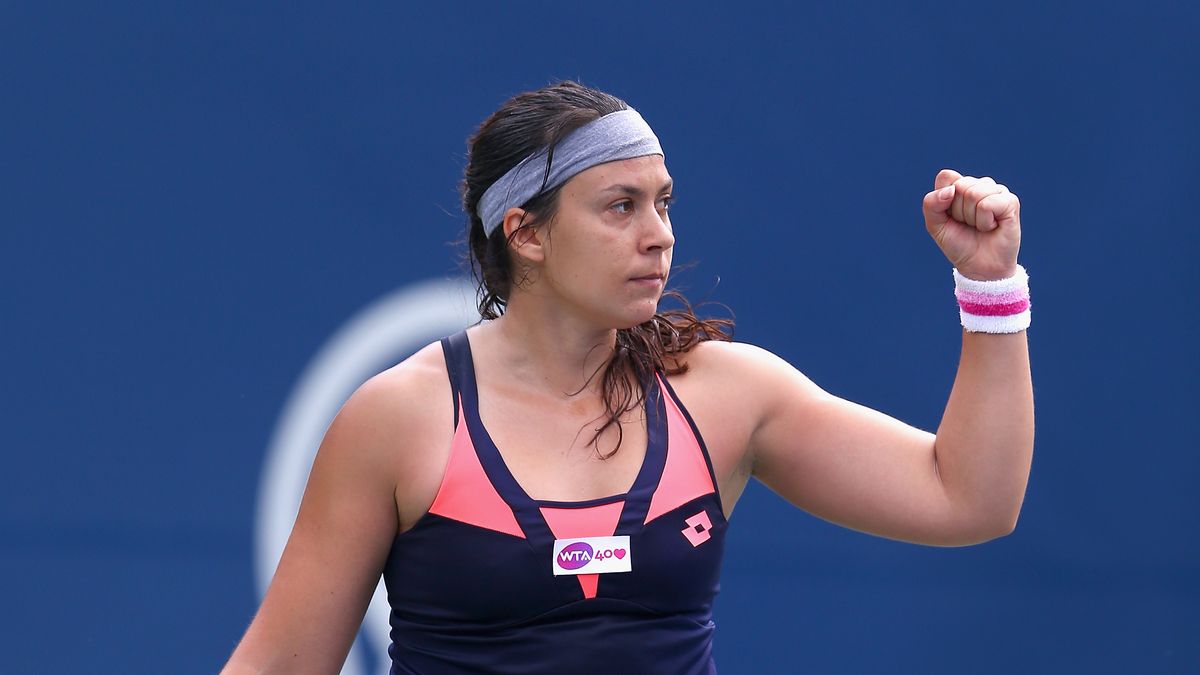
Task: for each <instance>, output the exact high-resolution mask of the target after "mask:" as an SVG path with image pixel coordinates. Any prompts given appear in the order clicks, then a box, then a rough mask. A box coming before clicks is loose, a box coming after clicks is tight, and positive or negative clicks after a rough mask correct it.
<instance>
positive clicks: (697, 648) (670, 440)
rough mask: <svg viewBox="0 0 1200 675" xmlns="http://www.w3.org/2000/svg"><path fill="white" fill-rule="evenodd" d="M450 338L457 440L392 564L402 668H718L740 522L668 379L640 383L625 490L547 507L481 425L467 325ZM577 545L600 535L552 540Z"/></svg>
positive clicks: (397, 661)
mask: <svg viewBox="0 0 1200 675" xmlns="http://www.w3.org/2000/svg"><path fill="white" fill-rule="evenodd" d="M441 344H442V349H443V352H444V354H445V357H446V365H447V370H448V371H449V374H450V385H451V390H452V392H453V395H454V404H455V410H454V426H455V431H454V441H453V445H452V447H451V450H450V459H449V461H448V463H447V466H446V471H445V474H444V476H443V478H442V483H441V486H440V487H439V488H438V492H437V496H436V497H435V499H434V501H433V504H432V506H430V508H429V511H428V512H427V513H426V514H425V515H423V516H422V517H421V518H420V519H419V520H418V521H417V522H416V524H415V525H413V527H412V528H411V529H409V530H408V531H406V532H404V533H402V534H400V535H398V536H397V537H396V539H395V541H394V542H393V544H392V549H391V552H390V554H389V556H388V559H387V563H386V566H385V568H384V575H383V577H384V583H385V584H386V586H387V592H388V602H389V604H390V605H391V608H392V610H391V616H390V621H391V640H392V643H391V646H390V647H389V648H388V654H389V655H390V656H391V659H392V668H391V672H392V673H394V674H399V673H420V674H422V675H424V674H426V673H438V674H441V673H578V674H585V673H610V672H612V671H614V670H618V671H620V672H623V673H627V674H638V673H679V674H692V673H715V672H716V668H715V666H714V664H713V660H712V637H713V630H714V624H713V622H712V604H713V598H714V596H715V595H716V593H717V592H718V590H719V588H720V584H719V581H718V579H719V575H720V568H721V558H722V554H723V552H724V547H725V530H726V528H727V526H728V524H727V522H726V520H725V516H724V512H723V510H722V506H721V499H720V495H719V494H718V490H717V482H716V479H715V477H714V474H713V469H712V461H711V459H710V458H709V456H708V451H707V449H706V448H705V446H704V441H703V440H702V439H701V438H700V433H699V431H698V430H697V429H696V425H695V423H694V422H693V421H692V419H691V417H690V416H689V415H688V413H687V410H686V409H684V407H683V404H682V403H681V402H680V401H679V398H678V397H677V396H676V395H675V392H674V391H673V390H672V389H671V386H670V384H668V383H667V381H666V378H665V377H663V376H662V375H661V373H655V374H654V376H653V377H652V378H647V379H646V380H645V381H643V382H642V387H643V392H644V393H645V400H646V403H645V406H646V420H647V447H646V455H645V459H644V460H643V462H642V467H641V470H640V471H639V472H638V475H637V478H636V479H635V480H634V483H633V487H632V488H630V490H629V491H628V492H626V493H624V494H618V495H612V496H610V497H602V498H600V499H593V500H588V501H582V502H552V501H542V500H535V499H531V498H530V497H529V496H528V495H527V494H526V493H525V491H524V490H523V489H522V488H521V486H520V485H519V484H518V483H517V481H516V480H515V479H514V478H513V475H512V473H510V472H509V470H508V467H507V466H506V465H505V463H504V460H503V458H502V457H501V455H500V452H499V451H498V450H497V449H496V446H495V444H494V443H493V442H492V440H491V438H490V437H489V436H488V432H487V430H486V429H485V428H484V427H483V424H482V422H481V421H480V418H479V404H478V390H477V388H476V383H475V369H474V364H473V362H472V359H471V347H470V343H469V341H468V339H467V335H466V332H465V331H463V332H460V333H457V334H456V335H453V336H451V337H448V338H445V339H443V340H442V342H441ZM664 392H665V394H666V395H664ZM612 537H620V538H621V539H612ZM578 538H591V539H585V540H584V542H583V543H582V544H579V543H575V544H574V545H572V546H566V543H567V542H562V541H560V542H559V548H560V549H561V550H556V548H555V540H556V539H558V540H564V539H578ZM597 538H604V539H597ZM624 538H627V539H624ZM568 568H575V569H571V570H569V571H568ZM606 568H607V569H613V570H615V569H625V570H627V571H606ZM590 569H596V570H597V572H595V573H580V572H586V571H587V570H590ZM555 570H559V571H560V572H561V573H560V574H555Z"/></svg>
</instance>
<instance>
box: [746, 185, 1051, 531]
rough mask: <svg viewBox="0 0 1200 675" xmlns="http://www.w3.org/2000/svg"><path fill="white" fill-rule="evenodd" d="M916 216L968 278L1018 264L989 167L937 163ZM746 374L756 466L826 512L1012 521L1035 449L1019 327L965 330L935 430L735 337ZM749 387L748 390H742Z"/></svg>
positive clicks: (771, 482)
mask: <svg viewBox="0 0 1200 675" xmlns="http://www.w3.org/2000/svg"><path fill="white" fill-rule="evenodd" d="M934 185H935V189H934V190H933V191H932V192H930V193H929V194H928V195H926V197H925V201H924V211H925V222H926V228H927V230H928V231H929V234H930V235H931V236H932V237H933V238H934V240H935V242H937V244H938V246H939V247H940V248H941V249H942V251H943V252H944V253H945V254H946V256H947V258H949V259H950V261H951V262H952V263H954V265H955V268H956V269H958V270H959V272H960V273H961V274H962V275H963V276H964V277H967V278H969V279H974V280H977V281H994V280H998V279H1005V278H1008V277H1011V276H1012V275H1013V274H1014V273H1015V272H1016V268H1017V265H1016V257H1017V250H1018V248H1019V246H1020V221H1019V217H1020V204H1019V202H1018V200H1017V198H1016V196H1015V195H1012V194H1011V193H1009V192H1008V190H1007V188H1005V187H1004V186H1003V185H998V184H996V183H995V182H994V181H992V180H991V179H990V178H984V179H975V178H972V177H963V176H961V175H959V174H958V173H956V172H954V171H950V170H948V169H947V170H943V171H942V172H940V173H939V174H938V176H937V178H936V179H935V182H934ZM731 357H732V358H731V361H732V362H733V363H736V364H737V366H736V368H735V369H733V370H731V372H730V376H731V377H732V376H733V373H734V372H740V373H743V374H746V375H748V376H749V377H750V378H751V379H752V381H754V382H755V383H756V384H755V387H754V389H755V393H756V394H757V396H756V397H755V398H757V401H756V403H754V404H753V405H754V407H755V411H756V412H757V413H759V414H758V416H757V419H758V423H757V425H756V427H755V431H754V433H753V435H752V436H751V440H750V448H749V452H751V453H752V458H753V466H754V475H755V476H756V477H758V478H759V480H761V481H762V482H763V483H764V484H766V485H767V486H769V487H771V488H772V489H773V490H775V491H776V492H777V493H779V494H780V495H781V496H783V497H784V498H786V499H788V500H789V501H791V502H792V503H793V504H796V505H797V506H800V507H801V508H804V509H805V510H808V511H810V512H811V513H814V514H815V515H817V516H820V517H822V518H825V519H827V520H830V521H832V522H835V523H839V524H842V525H845V526H847V527H851V528H853V529H858V530H862V531H865V532H870V533H873V534H878V535H880V536H884V537H889V538H893V539H900V540H904V541H911V542H914V543H922V544H930V545H942V546H961V545H967V544H973V543H978V542H982V541H987V540H989V539H993V538H995V537H999V536H1003V535H1005V534H1008V533H1010V532H1012V530H1013V528H1014V527H1015V526H1016V521H1017V517H1018V514H1019V513H1020V509H1021V503H1022V501H1023V499H1024V495H1025V487H1026V483H1027V482H1028V479H1029V470H1030V464H1031V461H1032V457H1033V385H1032V378H1031V375H1030V368H1029V351H1028V344H1027V341H1026V335H1025V331H1024V330H1021V331H1019V332H1015V333H1007V334H991V333H977V332H968V331H963V346H962V353H961V357H960V362H959V368H958V374H957V376H956V378H955V381H954V387H953V389H952V391H951V394H950V399H949V402H948V403H947V405H946V409H945V412H944V414H943V417H942V422H941V424H940V426H939V427H938V430H937V435H936V436H934V435H933V434H930V433H928V432H925V431H921V430H919V429H916V428H913V427H911V426H909V425H907V424H904V423H903V422H900V421H899V420H896V419H894V418H891V417H888V416H887V415H884V414H883V413H880V412H878V411H875V410H872V409H870V408H867V407H864V406H861V405H858V404H856V403H853V402H850V401H846V400H843V399H840V398H838V397H836V396H833V395H831V394H828V393H827V392H825V391H824V390H822V389H821V388H820V387H818V386H817V385H815V384H814V383H812V382H811V381H810V380H808V378H806V377H805V376H804V375H802V374H801V373H799V372H798V371H797V370H795V369H794V368H792V367H791V366H790V365H788V364H787V363H786V362H784V361H782V360H781V359H778V357H775V356H774V355H771V354H769V353H767V352H763V351H762V350H757V349H755V348H749V349H735V350H734V351H733V352H731ZM748 391H749V390H748Z"/></svg>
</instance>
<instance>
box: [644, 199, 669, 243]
mask: <svg viewBox="0 0 1200 675" xmlns="http://www.w3.org/2000/svg"><path fill="white" fill-rule="evenodd" d="M645 220H646V222H645V224H644V227H645V232H646V233H645V235H644V237H643V240H642V241H643V244H642V245H643V248H644V249H645V250H646V251H659V250H669V249H670V248H671V247H672V246H674V245H675V233H674V232H672V231H671V217H670V214H669V213H667V212H665V211H664V212H662V213H660V212H659V211H658V209H649V213H648V215H647V216H646V218H645Z"/></svg>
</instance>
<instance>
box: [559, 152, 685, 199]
mask: <svg viewBox="0 0 1200 675" xmlns="http://www.w3.org/2000/svg"><path fill="white" fill-rule="evenodd" d="M670 182H671V174H669V173H667V165H666V162H665V161H664V160H663V156H662V155H646V156H645V157H634V158H632V159H621V160H617V161H615V162H605V163H604V164H597V165H596V166H593V167H591V168H589V169H585V170H583V171H580V172H579V173H578V174H576V175H575V176H574V177H572V178H571V180H569V181H567V184H566V185H565V186H564V187H565V188H566V189H567V190H571V191H579V192H590V191H593V190H603V189H604V188H606V187H609V186H610V185H613V184H616V183H620V184H624V185H631V186H637V187H640V188H642V189H644V190H646V191H648V192H657V191H658V190H659V189H661V188H662V187H663V185H665V184H667V183H670Z"/></svg>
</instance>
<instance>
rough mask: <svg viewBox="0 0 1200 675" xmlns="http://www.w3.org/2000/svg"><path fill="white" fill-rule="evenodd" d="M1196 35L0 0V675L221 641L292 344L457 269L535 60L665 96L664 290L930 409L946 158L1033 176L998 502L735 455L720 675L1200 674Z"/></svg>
mask: <svg viewBox="0 0 1200 675" xmlns="http://www.w3.org/2000/svg"><path fill="white" fill-rule="evenodd" d="M1198 28H1200V13H1198V11H1197V10H1196V9H1194V8H1193V7H1192V6H1190V4H1189V3H1183V2H1156V3H1130V4H1127V5H1123V6H1117V5H1106V4H1103V3H1087V4H1084V3H1079V4H1075V3H1045V4H1040V3H1039V4H1035V3H1026V2H1018V3H978V4H964V3H958V4H954V3H937V4H934V3H928V4H920V5H907V4H904V3H884V2H877V3H861V2H856V3H845V4H838V3H813V4H811V5H774V4H758V3H712V4H704V3H686V4H684V3H654V4H651V3H636V2H629V3H623V2H618V3H603V4H592V5H589V6H588V7H586V8H585V7H583V6H576V5H575V4H573V3H571V4H567V5H564V4H561V3H542V4H521V5H515V6H514V5H509V4H507V3H505V4H502V3H493V4H489V5H466V4H461V5H452V6H451V5H447V6H441V5H439V6H437V7H433V6H423V7H408V6H399V5H398V4H393V3H372V4H361V3H351V4H347V5H344V6H337V7H333V6H322V5H318V4H315V3H307V2H301V3H277V4H269V5H268V4H257V5H252V6H246V5H245V4H243V3H195V4H184V3H144V4H125V3H111V4H103V5H101V4H95V5H83V6H73V5H71V4H69V3H68V4H57V3H4V5H3V6H2V7H0V122H2V124H0V197H2V199H0V263H2V264H0V322H2V323H0V359H2V361H0V365H2V367H3V370H2V375H0V424H2V433H0V444H2V446H0V448H2V449H0V457H2V459H3V463H2V465H0V580H2V581H0V590H2V596H0V597H3V601H2V602H0V622H2V628H3V629H2V630H0V673H5V674H8V673H60V672H73V673H118V672H119V673H159V672H172V673H206V672H215V671H216V670H218V669H219V667H220V665H221V664H222V663H223V662H224V660H225V659H226V658H227V656H228V654H229V653H230V652H231V651H232V649H233V647H234V646H235V644H236V641H237V640H238V639H239V637H240V636H241V634H242V631H243V630H244V629H245V627H246V625H247V624H248V622H249V621H250V618H251V616H252V614H253V612H254V610H255V608H256V607H257V603H258V595H257V589H256V587H255V582H254V574H253V567H252V557H253V553H252V546H253V537H254V508H255V500H256V498H257V497H256V493H257V490H258V486H259V479H260V472H261V470H262V466H263V458H264V452H265V448H266V446H267V444H268V441H269V439H270V437H271V434H272V431H273V429H274V426H275V423H276V420H277V418H278V416H279V414H280V411H281V408H282V406H283V403H284V401H285V400H286V399H287V397H288V395H289V392H290V391H291V389H292V387H293V385H294V384H295V383H296V380H297V377H298V376H299V373H301V371H302V370H303V369H304V368H305V367H306V365H307V364H308V363H309V362H310V360H311V359H312V358H313V355H314V354H315V353H317V352H318V350H319V349H320V348H321V346H322V345H323V344H324V343H325V342H326V340H328V338H329V337H330V336H331V335H332V334H333V333H334V332H336V331H337V330H338V328H339V326H341V325H342V324H343V323H344V322H345V321H346V320H347V319H348V318H349V317H351V316H353V315H354V314H355V313H356V312H357V311H358V310H360V309H361V308H363V307H364V306H366V305H368V304H369V303H371V302H372V301H373V300H375V299H377V298H379V297H381V296H383V295H385V294H387V293H388V292H390V291H392V290H394V289H396V288H398V287H402V286H405V285H406V284H409V283H412V282H415V281H419V280H424V279H429V278H445V277H448V276H453V275H456V274H458V273H459V268H458V265H457V258H458V252H457V250H456V249H455V248H454V247H453V246H449V245H447V242H449V241H450V240H452V239H455V238H457V237H458V235H459V233H460V229H461V227H462V224H463V218H462V217H461V215H460V213H459V208H458V199H457V193H456V185H457V182H458V180H459V178H460V174H461V170H462V167H463V164H464V155H465V144H464V140H465V139H466V137H467V136H468V135H469V134H470V133H471V132H472V130H473V128H474V127H475V125H477V124H478V123H479V122H480V121H482V119H483V118H484V117H486V115H487V114H489V113H490V112H491V111H492V110H494V109H495V108H496V107H497V106H498V105H499V104H500V103H501V102H502V101H503V100H504V99H506V98H507V97H509V96H510V95H512V94H515V93H517V92H519V91H523V90H527V89H531V88H536V87H539V86H542V85H544V84H547V83H549V82H550V81H552V80H555V79H559V78H581V79H582V80H583V81H584V82H585V83H587V84H591V85H593V86H598V87H600V88H602V89H606V90H608V91H611V92H612V93H615V94H617V95H619V96H622V97H623V98H625V99H626V100H628V101H629V102H630V103H631V104H632V105H634V106H635V107H637V108H638V109H639V110H640V111H642V113H643V114H644V115H645V117H646V118H647V119H648V120H649V121H650V122H651V124H653V125H654V126H655V128H656V130H657V132H658V134H659V136H660V138H661V139H662V142H663V144H664V147H665V148H666V150H667V162H668V166H669V168H670V170H671V172H672V174H673V175H674V177H675V180H676V184H677V186H678V189H677V194H678V197H679V202H678V205H677V207H676V210H675V211H674V212H673V221H674V222H675V228H676V236H677V239H678V242H677V249H676V262H677V264H678V263H683V262H688V261H695V262H696V266H695V267H693V268H691V269H689V270H686V271H683V272H680V273H679V274H678V275H677V276H676V277H675V278H674V280H673V281H674V284H675V285H676V286H680V287H683V288H685V289H686V291H687V292H688V294H689V295H690V296H691V297H692V299H693V300H705V299H710V300H717V301H720V302H724V303H727V304H728V305H729V306H731V307H732V308H733V310H734V312H735V313H736V318H737V321H738V330H737V337H738V339H739V340H742V341H746V342H752V343H755V344H758V345H761V346H763V347H766V348H767V349H770V350H772V351H774V352H776V353H778V354H780V355H781V356H783V357H784V358H786V359H787V360H788V361H790V362H791V363H793V364H795V365H796V366H797V367H798V368H799V369H800V370H802V371H804V372H805V373H806V374H808V375H809V376H810V377H811V378H813V379H814V380H815V381H816V382H817V383H818V384H820V385H822V386H823V387H825V388H826V389H828V390H829V391H831V392H833V393H836V394H838V395H840V396H843V397H845V398H849V399H852V400H855V401H857V402H860V403H863V404H864V405H869V406H871V407H874V408H876V409H879V410H882V411H884V412H886V413H888V414H890V415H892V416H895V417H897V418H899V419H902V420H904V421H906V422H908V423H910V424H913V425H915V426H919V427H922V428H925V429H928V430H934V429H936V427H937V424H938V422H939V420H940V417H941V412H942V409H943V406H944V405H945V401H946V397H947V395H948V394H949V391H950V386H951V384H952V382H953V377H954V374H955V370H956V367H957V360H958V353H959V351H958V350H959V347H960V344H961V338H960V330H959V326H958V317H957V312H956V307H955V305H954V300H953V295H952V280H951V275H950V266H949V264H948V262H947V261H946V260H945V258H944V257H943V256H942V254H941V253H940V251H939V250H938V249H937V247H936V246H935V245H934V243H933V242H932V240H931V239H930V238H929V236H928V235H927V234H926V233H925V231H924V226H923V223H922V220H921V214H920V203H921V198H922V196H923V195H924V194H925V192H927V191H928V190H929V189H930V188H931V181H932V179H933V176H934V174H935V173H936V172H937V170H938V169H940V168H942V167H944V166H949V167H953V168H956V169H958V170H960V171H961V172H963V173H966V174H971V175H990V176H994V177H996V178H997V180H999V181H1000V182H1003V183H1005V184H1007V185H1008V186H1009V187H1010V188H1011V189H1012V190H1013V191H1014V192H1016V193H1017V194H1018V195H1019V196H1020V197H1021V201H1022V216H1023V217H1022V223H1023V234H1024V239H1023V247H1022V252H1021V262H1022V263H1023V264H1024V265H1025V267H1026V268H1027V269H1028V270H1029V272H1030V275H1031V279H1032V281H1031V286H1032V291H1033V299H1034V305H1035V307H1034V320H1033V326H1032V328H1031V329H1030V332H1029V341H1030V350H1031V354H1032V362H1033V373H1034V386H1035V396H1036V401H1037V421H1038V429H1037V445H1036V449H1035V457H1034V465H1033V472H1032V476H1031V478H1030V482H1029V489H1028V493H1027V497H1026V500H1025V506H1024V510H1023V512H1022V517H1021V521H1020V523H1019V525H1018V528H1017V530H1016V532H1015V533H1014V534H1012V535H1011V536H1009V537H1006V538H1003V539H1000V540H997V541H994V542H991V543H988V544H985V545H982V546H977V547H970V548H961V549H939V548H925V547H919V546H914V545H910V544H903V543H898V542H893V541H888V540H883V539H878V538H874V537H870V536H866V535H863V534H860V533H856V532H852V531H849V530H845V529H841V528H838V527H835V526H833V525H830V524H828V523H825V522H824V521H820V520H818V519H816V518H813V517H811V516H809V515H806V514H805V513H803V512H801V511H799V510H796V509H794V508H793V507H791V506H789V505H788V504H786V503H785V502H783V501H782V500H780V499H779V498H778V497H776V496H775V495H773V494H772V493H771V492H769V491H768V490H767V489H765V488H763V487H762V486H761V485H757V484H754V485H752V486H751V488H749V489H748V491H747V493H746V495H745V496H744V498H743V499H742V501H741V503H740V505H739V507H738V510H737V512H736V514H735V515H734V517H733V519H732V529H731V531H730V535H729V537H730V539H729V550H728V553H727V558H726V563H725V571H724V575H723V590H722V593H721V595H720V596H719V598H718V602H717V610H716V621H717V625H718V630H717V638H716V640H717V641H716V647H715V650H716V651H715V653H716V658H717V662H718V665H719V667H720V669H721V671H722V672H723V673H792V672H802V671H803V672H925V673H958V672H975V673H1007V672H1068V671H1078V672H1200V582H1198V581H1197V574H1198V573H1200V542H1198V541H1197V535H1198V534H1200V496H1198V493H1197V490H1196V488H1195V485H1196V482H1197V479H1198V478H1200V459H1198V458H1197V450H1198V449H1200V445H1198V444H1197V443H1196V440H1195V429H1196V411H1197V403H1198V402H1200V397H1198V396H1197V393H1198V392H1197V378H1198V376H1200V369H1198V359H1197V353H1196V345H1198V344H1200V321H1198V315H1200V312H1198V311H1197V309H1198V306H1197V305H1198V303H1197V298H1198V293H1197V289H1198V288H1200V274H1198V273H1197V269H1198V266H1197V263H1196V258H1197V254H1198V253H1200V247H1198V246H1197V242H1198V239H1200V237H1198V235H1197V224H1196V223H1197V220H1196V208H1195V207H1196V195H1197V192H1196V186H1197V185H1198V184H1200V170H1198V169H1197V162H1196V160H1197V158H1198V157H1200V131H1198V129H1200V125H1197V119H1200V100H1198V87H1197V75H1196V73H1197V72H1200V50H1198V49H1197V41H1196V38H1195V36H1196V33H1197V29H1198ZM718 279H719V281H718Z"/></svg>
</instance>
